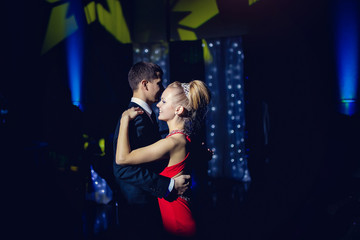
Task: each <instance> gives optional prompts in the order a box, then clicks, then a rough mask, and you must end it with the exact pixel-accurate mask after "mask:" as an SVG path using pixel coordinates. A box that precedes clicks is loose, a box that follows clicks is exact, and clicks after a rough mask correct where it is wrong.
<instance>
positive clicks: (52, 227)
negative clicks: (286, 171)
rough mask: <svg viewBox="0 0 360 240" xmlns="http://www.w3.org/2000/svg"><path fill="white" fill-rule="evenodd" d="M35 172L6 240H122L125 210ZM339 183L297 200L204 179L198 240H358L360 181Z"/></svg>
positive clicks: (285, 192)
mask: <svg viewBox="0 0 360 240" xmlns="http://www.w3.org/2000/svg"><path fill="white" fill-rule="evenodd" d="M34 171H35V172H33V174H35V175H36V176H35V175H32V174H29V176H32V179H29V180H28V181H27V182H22V186H23V188H22V189H18V190H17V193H18V194H19V198H18V200H19V201H16V205H17V206H15V209H17V210H18V209H19V210H20V212H19V213H16V214H15V213H14V211H12V214H11V218H12V219H11V220H9V222H12V223H13V224H12V225H13V227H14V229H11V230H10V229H9V230H10V231H11V232H10V235H8V236H11V237H9V239H18V238H17V235H18V234H20V235H21V236H27V237H31V238H32V239H79V240H80V239H84V240H85V239H94V240H102V239H124V237H123V236H122V233H123V232H124V231H126V229H123V228H122V226H121V225H120V224H119V221H118V220H119V219H118V218H121V217H122V216H121V210H122V208H123V207H124V206H122V205H121V204H116V201H112V202H110V203H108V204H97V203H95V202H92V201H87V200H84V197H83V192H82V190H81V189H80V188H79V185H76V183H77V182H79V179H78V176H77V174H74V173H71V172H68V173H65V172H60V173H55V174H54V173H51V172H47V173H44V172H42V173H39V172H36V170H34ZM346 181H347V183H346V185H343V186H334V188H332V189H333V191H329V192H328V191H320V192H318V191H313V192H311V193H308V194H307V195H306V196H301V197H296V195H295V194H293V195H292V194H291V191H290V190H289V189H292V187H293V186H289V185H287V184H284V183H281V182H279V181H278V180H276V179H274V180H271V179H270V180H269V179H263V180H259V181H253V182H251V183H241V182H237V181H233V180H228V179H209V182H208V184H207V186H204V187H203V188H202V190H203V191H201V192H194V202H193V206H194V214H195V216H196V219H197V222H198V229H199V234H198V238H197V239H249V240H250V239H261V240H266V239H291V240H294V239H295V240H300V239H327V240H329V239H334V240H335V239H336V240H340V239H344V240H346V239H349V240H350V239H351V240H352V239H360V178H359V176H352V177H349V179H348V180H346ZM315 189H316V190H318V188H315ZM294 192H296V190H294ZM292 196H293V198H292ZM17 210H16V211H15V212H17ZM139 231H141V229H139ZM149 239H152V238H151V233H149Z"/></svg>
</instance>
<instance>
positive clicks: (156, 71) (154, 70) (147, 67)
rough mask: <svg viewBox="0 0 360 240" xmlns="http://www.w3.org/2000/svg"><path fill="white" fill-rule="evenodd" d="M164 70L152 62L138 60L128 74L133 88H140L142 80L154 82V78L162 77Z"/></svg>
mask: <svg viewBox="0 0 360 240" xmlns="http://www.w3.org/2000/svg"><path fill="white" fill-rule="evenodd" d="M162 76H163V71H162V69H161V67H160V66H159V65H157V64H155V63H151V62H138V63H136V64H134V66H132V67H131V69H130V71H129V74H128V81H129V85H130V87H131V89H132V90H133V91H134V90H136V89H137V88H138V85H139V83H140V82H141V80H143V79H145V80H147V81H149V82H152V81H153V80H154V79H158V78H160V79H162Z"/></svg>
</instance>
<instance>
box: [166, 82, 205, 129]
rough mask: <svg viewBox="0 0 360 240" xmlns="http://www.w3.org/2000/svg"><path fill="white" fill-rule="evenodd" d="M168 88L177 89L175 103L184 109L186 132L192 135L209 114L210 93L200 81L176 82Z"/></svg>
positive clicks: (174, 97) (174, 96)
mask: <svg viewBox="0 0 360 240" xmlns="http://www.w3.org/2000/svg"><path fill="white" fill-rule="evenodd" d="M168 88H174V89H177V91H176V92H175V93H174V95H173V102H174V103H176V104H177V105H180V106H183V107H184V112H183V114H182V117H184V118H185V131H186V132H187V133H188V134H189V135H190V134H192V133H193V132H194V131H196V130H197V129H198V128H199V127H200V125H201V122H202V120H203V119H204V117H205V115H206V113H207V106H208V104H209V103H210V99H211V95H210V91H209V89H208V87H207V86H206V84H205V83H204V82H203V81H200V80H193V81H191V82H189V83H180V82H178V81H176V82H173V83H171V84H170V85H169V86H168Z"/></svg>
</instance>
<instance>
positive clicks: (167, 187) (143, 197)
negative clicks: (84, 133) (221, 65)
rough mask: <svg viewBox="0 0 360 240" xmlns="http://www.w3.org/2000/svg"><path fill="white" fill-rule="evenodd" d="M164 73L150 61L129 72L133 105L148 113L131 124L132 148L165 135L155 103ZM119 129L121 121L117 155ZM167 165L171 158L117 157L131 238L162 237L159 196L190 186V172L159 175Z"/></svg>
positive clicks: (125, 221)
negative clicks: (137, 161)
mask: <svg viewBox="0 0 360 240" xmlns="http://www.w3.org/2000/svg"><path fill="white" fill-rule="evenodd" d="M162 75H163V71H162V70H161V68H160V67H159V66H158V65H156V64H153V63H147V62H139V63H136V64H135V65H134V66H133V67H132V68H131V69H130V71H129V74H128V81H129V84H130V87H131V89H132V91H133V97H132V98H131V102H130V104H129V108H131V107H140V108H142V109H143V110H144V113H145V114H141V115H139V116H137V117H136V118H135V119H134V120H133V121H132V122H131V123H130V126H129V139H130V147H131V149H132V150H134V149H136V148H140V147H144V146H147V145H150V144H152V143H154V142H156V141H158V140H160V138H161V136H160V133H159V128H158V125H157V121H156V117H155V114H154V112H153V111H152V109H151V105H152V104H153V103H155V102H157V101H159V99H160V95H161V92H162V90H163V85H162ZM119 128H120V121H118V124H117V127H116V130H115V134H114V142H113V145H114V156H115V155H116V146H117V140H118V135H119ZM167 164H168V161H166V160H160V161H156V162H152V163H147V164H141V165H132V166H130V165H118V164H116V162H115V159H114V163H113V169H114V175H115V178H116V181H117V183H118V184H119V186H120V190H121V193H122V195H123V197H124V198H125V199H126V202H127V206H126V208H122V209H123V210H125V209H126V211H123V212H120V213H119V214H120V222H123V229H124V228H125V226H126V229H124V230H126V232H127V234H128V235H127V237H129V238H130V237H131V238H134V237H135V238H137V237H138V238H142V237H144V236H149V235H152V237H155V236H159V234H160V233H161V229H162V223H161V216H160V210H159V206H158V202H157V197H158V198H166V197H170V196H171V195H175V194H176V195H177V194H179V195H180V194H182V193H183V192H185V190H186V189H187V188H188V180H189V178H190V176H188V175H181V176H179V177H177V178H174V179H172V178H167V177H164V176H160V175H158V174H159V173H160V172H161V171H162V170H163V169H164V168H165V167H166V166H167ZM154 234H155V235H154Z"/></svg>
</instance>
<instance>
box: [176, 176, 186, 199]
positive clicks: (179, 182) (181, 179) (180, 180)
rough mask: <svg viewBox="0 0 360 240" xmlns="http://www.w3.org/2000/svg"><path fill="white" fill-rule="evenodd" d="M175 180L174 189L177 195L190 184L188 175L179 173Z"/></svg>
mask: <svg viewBox="0 0 360 240" xmlns="http://www.w3.org/2000/svg"><path fill="white" fill-rule="evenodd" d="M174 180H175V186H174V188H175V190H176V191H177V194H178V195H182V194H183V193H184V192H185V191H186V190H187V189H188V188H189V184H190V175H180V176H178V177H176V178H174Z"/></svg>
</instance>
